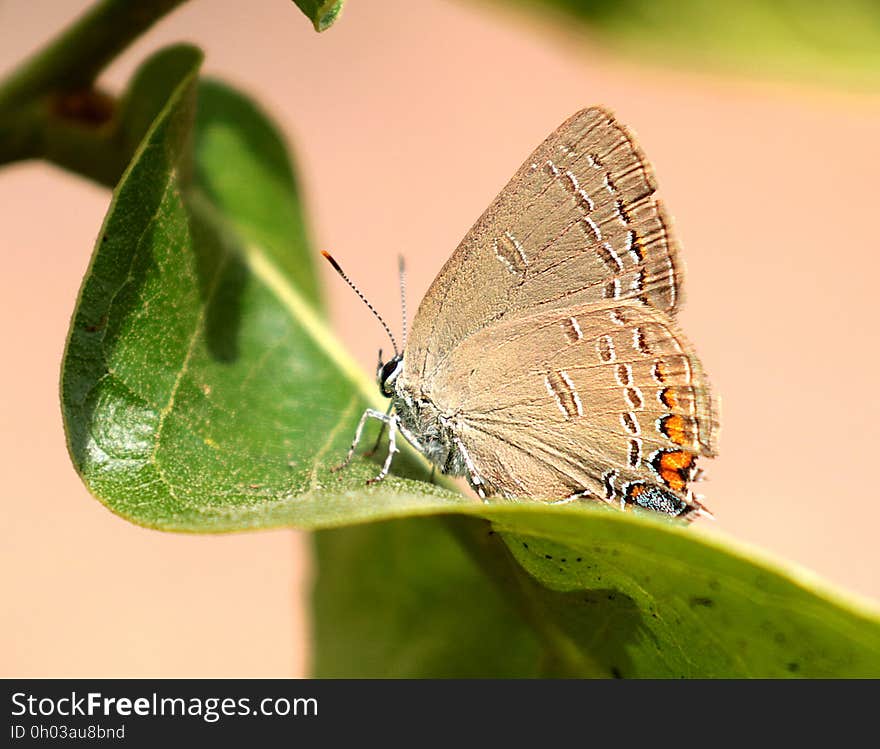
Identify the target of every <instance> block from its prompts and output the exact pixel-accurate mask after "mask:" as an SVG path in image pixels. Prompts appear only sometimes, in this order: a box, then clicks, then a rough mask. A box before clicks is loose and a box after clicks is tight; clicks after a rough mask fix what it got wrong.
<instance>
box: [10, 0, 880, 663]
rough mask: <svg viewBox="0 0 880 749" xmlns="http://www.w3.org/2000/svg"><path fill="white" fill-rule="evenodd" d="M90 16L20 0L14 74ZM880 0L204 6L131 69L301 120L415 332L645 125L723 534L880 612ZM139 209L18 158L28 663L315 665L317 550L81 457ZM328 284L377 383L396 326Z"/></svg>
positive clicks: (283, 120) (14, 537) (15, 525)
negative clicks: (327, 22) (204, 79)
mask: <svg viewBox="0 0 880 749" xmlns="http://www.w3.org/2000/svg"><path fill="white" fill-rule="evenodd" d="M88 5H89V3H87V2H85V1H84V0H6V2H3V3H2V4H0V71H3V72H6V71H8V70H9V69H10V68H11V67H12V66H13V65H15V64H16V63H18V62H19V61H20V60H21V59H22V58H23V57H24V56H25V55H26V54H28V53H29V52H31V51H33V50H35V49H37V48H39V47H40V46H41V45H42V44H43V43H44V42H45V41H46V40H47V38H48V37H49V36H51V35H53V34H54V33H55V32H56V31H57V30H59V29H60V28H61V27H62V26H63V25H64V24H66V23H67V22H68V21H69V20H71V19H73V18H74V17H75V16H77V15H78V14H79V13H80V12H82V10H83V9H84V8H86V7H88ZM771 6H772V7H771ZM832 7H833V10H831V8H832ZM877 7H878V6H875V5H874V4H872V3H868V2H858V1H857V0H850V1H849V2H841V3H836V4H834V6H825V5H822V4H818V3H814V2H797V3H795V2H788V3H778V2H777V3H770V2H761V1H760V0H750V1H749V2H743V3H737V4H733V3H729V4H728V3H701V2H696V1H692V2H681V3H656V2H649V1H648V0H644V1H637V0H626V1H625V2H624V1H623V0H618V2H615V3H610V2H576V1H575V0H558V1H557V2H553V3H543V4H539V3H528V2H521V1H517V2H512V3H506V2H501V0H498V1H497V2H494V3H485V4H483V3H465V2H453V1H448V2H444V1H442V0H422V1H421V2H419V3H413V2H408V1H407V0H383V2H381V3H378V2H365V1H364V0H351V2H350V3H349V4H348V5H347V6H346V8H345V10H344V12H343V14H342V16H341V18H340V19H339V21H338V22H337V24H336V25H335V26H334V27H333V28H331V29H330V30H329V31H327V32H325V33H324V34H321V35H318V34H316V33H315V32H314V31H313V29H312V28H311V26H310V24H309V22H308V21H307V20H306V19H305V17H304V16H302V14H300V13H299V11H298V10H297V9H296V7H295V6H294V5H293V4H292V3H291V2H289V0H254V2H251V3H246V4H245V3H240V2H233V1H232V0H212V1H211V2H209V1H208V0H193V1H192V2H190V3H187V4H185V5H184V6H183V7H182V8H181V9H179V10H177V11H175V12H174V13H173V14H171V15H170V16H169V17H167V18H166V19H165V20H163V21H162V22H160V24H159V25H158V26H156V27H155V28H154V29H153V30H152V31H151V32H149V33H148V34H147V35H146V36H145V37H144V38H143V39H142V40H141V41H140V42H138V43H137V44H136V45H135V46H134V47H132V48H131V49H129V50H128V51H127V52H126V53H125V55H124V56H123V57H122V58H121V59H120V60H119V61H118V62H117V63H116V64H114V65H113V67H112V68H111V69H110V71H109V72H108V74H107V75H106V76H105V78H104V79H103V80H104V82H105V84H106V85H107V86H108V87H110V88H111V89H114V90H119V89H121V88H122V86H123V85H124V83H125V81H126V80H127V79H128V77H129V75H130V74H131V72H132V71H133V70H134V68H135V67H136V66H137V64H138V63H139V62H140V61H141V60H143V59H144V57H146V55H147V54H148V53H149V52H150V51H152V50H154V49H156V48H158V47H160V46H162V45H164V44H167V43H171V42H175V41H191V42H194V43H196V44H198V45H199V46H201V47H202V48H203V49H204V50H205V52H206V62H205V71H206V72H207V73H209V74H212V75H217V76H220V77H222V78H224V79H226V80H228V81H230V82H232V83H234V84H237V85H238V86H240V87H241V88H243V89H244V90H245V91H247V92H248V93H249V94H251V95H252V96H254V97H256V99H257V100H258V101H260V102H261V103H262V105H263V106H264V107H265V108H266V109H267V110H268V111H269V112H270V113H271V114H272V115H273V116H274V117H275V118H276V119H277V121H278V122H279V124H280V127H281V129H282V131H284V132H285V133H286V135H287V137H288V139H289V142H290V144H291V146H292V148H293V149H294V152H295V157H296V160H297V161H298V164H299V168H300V178H301V182H302V185H303V189H304V192H305V197H306V203H307V208H308V217H309V219H310V224H311V231H312V236H313V238H314V241H315V247H316V250H317V249H328V250H332V251H333V253H334V255H335V256H336V257H337V258H338V259H339V261H340V262H341V263H342V264H343V265H344V266H345V268H346V270H347V272H348V273H349V275H351V276H352V277H353V278H354V279H356V281H357V282H358V284H359V285H360V286H361V287H362V289H363V290H364V292H365V293H366V294H367V295H368V296H369V297H370V299H371V300H372V302H373V304H374V305H375V306H376V307H377V308H378V309H380V310H381V311H382V312H383V314H384V315H385V316H386V317H388V318H390V320H391V321H392V322H393V323H395V324H398V321H399V300H398V291H397V279H396V256H397V255H398V254H399V253H403V254H404V255H405V256H406V259H407V263H408V267H409V294H410V300H411V306H412V307H413V308H414V307H415V305H416V304H417V302H418V300H419V299H420V298H421V296H422V294H423V293H424V291H425V290H426V289H427V287H428V285H429V283H430V282H431V280H432V278H433V276H434V275H435V274H436V272H437V271H438V270H439V269H440V267H441V266H442V264H443V262H444V261H445V260H446V258H447V257H448V255H449V254H450V253H451V252H452V250H453V249H454V247H455V246H456V244H457V243H458V241H459V240H460V239H461V237H462V236H463V235H464V233H465V232H466V230H467V229H468V228H469V227H470V225H471V224H472V223H473V221H474V220H475V219H476V218H477V217H478V216H479V214H480V213H481V212H482V211H483V209H484V208H485V207H486V206H487V205H488V203H489V202H490V201H491V199H492V198H493V197H494V196H495V194H496V193H497V192H498V190H499V189H500V188H501V187H502V186H503V185H504V184H505V183H506V181H507V180H508V178H509V177H510V176H511V175H512V174H513V172H514V171H515V170H516V168H517V167H518V166H519V165H520V163H521V162H522V160H523V159H524V158H525V157H526V156H527V155H528V154H529V153H530V151H531V150H532V149H533V148H534V147H535V146H536V145H537V144H538V143H539V142H540V141H541V140H542V139H543V138H544V137H545V136H546V135H547V134H549V133H550V131H551V130H553V129H554V128H555V127H556V126H557V125H558V124H559V123H560V122H562V120H563V119H565V118H566V117H567V116H568V115H570V114H571V113H573V112H574V111H576V110H577V109H579V108H581V107H584V106H587V105H589V104H603V105H606V106H608V107H610V108H611V109H613V110H615V111H616V112H617V114H618V115H619V117H620V118H621V119H622V120H623V121H624V122H626V123H628V124H629V125H631V126H632V127H633V128H634V129H635V130H636V131H637V132H638V134H639V137H640V140H641V143H642V145H643V147H644V149H645V151H646V152H647V154H648V156H649V158H650V160H651V161H652V163H653V164H654V167H655V170H656V173H657V175H658V178H659V182H660V196H661V197H662V198H663V199H664V200H665V201H666V204H667V206H668V207H669V209H670V211H671V212H672V214H673V216H674V217H675V219H676V228H677V233H678V236H679V239H680V240H681V243H682V245H683V255H684V259H685V262H686V265H687V271H688V272H687V275H686V280H685V292H686V296H687V303H686V306H685V309H684V312H683V314H682V318H681V320H682V324H683V326H684V329H685V330H686V331H687V333H688V334H689V336H690V338H691V339H692V341H693V342H694V343H695V345H696V347H697V350H698V351H699V352H700V354H701V357H702V359H703V362H704V364H705V366H706V369H707V370H708V372H709V374H710V376H711V379H712V381H713V384H714V386H715V388H716V389H717V391H718V392H719V393H720V394H721V396H722V399H723V403H722V405H723V411H722V423H723V429H722V439H721V456H720V457H719V458H718V459H717V460H715V461H713V462H712V463H711V464H709V465H707V466H705V467H706V468H707V470H708V473H709V478H710V481H709V482H707V483H706V484H705V485H704V490H705V493H706V495H707V503H708V504H709V506H710V507H711V508H712V510H713V511H714V512H715V514H716V516H717V518H718V520H717V523H715V526H714V527H715V529H717V530H718V531H721V532H723V533H726V534H728V535H730V536H733V537H736V538H738V539H741V540H744V541H747V542H749V543H751V544H754V545H757V546H759V547H761V548H763V549H765V550H767V551H769V552H771V553H773V554H775V555H778V556H781V557H785V558H788V559H790V560H793V561H796V562H798V563H800V564H801V565H803V566H805V567H808V568H810V569H812V570H814V571H816V572H818V573H820V574H821V575H822V576H823V577H825V578H826V579H828V580H830V581H831V582H833V583H835V584H839V585H841V586H844V587H845V588H847V589H849V590H851V591H854V592H857V593H861V594H863V595H866V596H869V597H873V598H874V599H877V598H880V574H878V570H880V545H878V544H877V543H876V536H877V531H878V525H880V502H878V499H877V496H878V492H877V487H876V485H875V483H874V474H873V469H874V467H875V463H874V461H875V460H877V456H876V455H875V453H874V451H875V450H877V449H878V447H880V430H878V428H877V424H878V420H880V398H878V396H877V394H876V391H875V387H876V385H877V380H878V377H877V371H878V365H880V354H878V344H880V337H878V334H877V327H876V326H877V321H878V319H880V315H878V312H880V302H878V297H877V292H876V280H877V278H878V275H880V273H878V272H880V259H878V258H880V252H878V249H880V248H878V240H877V235H876V231H875V225H876V221H875V217H876V215H877V205H876V204H877V199H878V182H877V175H878V173H880V138H878V135H880V97H878V95H877V92H878V91H880V88H878V82H880V45H878V40H880V22H878V19H880V10H877ZM551 8H552V11H551ZM825 8H828V10H824V9H825ZM719 14H721V15H719ZM109 197H110V196H109V194H108V193H107V192H106V191H104V190H103V189H101V188H98V187H96V186H94V185H92V184H90V183H88V182H86V181H84V180H82V179H80V178H78V177H75V176H71V175H68V174H65V173H62V172H61V171H59V170H57V169H55V168H52V167H50V166H47V165H44V164H40V163H28V164H19V165H14V166H12V167H6V168H4V169H2V170H0V248H2V253H3V258H4V270H3V273H2V287H0V309H2V314H0V336H2V338H0V339H2V341H3V344H4V348H5V350H6V352H7V354H6V356H5V357H4V360H5V361H6V365H5V366H3V367H2V369H0V409H2V410H0V423H2V430H0V456H2V470H3V480H2V486H0V493H2V501H3V510H2V513H3V517H4V520H3V522H2V523H0V528H2V531H0V534H2V546H0V581H2V595H3V599H4V606H3V607H2V609H0V643H2V645H0V676H6V677H9V676H17V677H23V676H132V677H133V676H169V677H170V676H302V675H305V674H306V673H307V669H308V657H307V638H308V633H307V630H308V621H307V608H306V604H307V600H306V596H307V592H308V584H309V565H308V558H307V544H308V541H307V538H306V537H305V536H304V535H302V534H299V533H295V532H291V531H272V532H260V533H256V534H239V535H229V536H222V537H199V536H183V535H167V534H162V533H159V532H156V531H150V530H145V529H141V528H138V527H135V526H133V525H130V524H128V523H127V522H125V521H123V520H121V519H118V518H116V517H115V516H113V515H111V514H110V513H109V512H108V511H107V510H106V509H104V508H103V507H102V506H101V505H100V504H99V503H98V502H97V501H95V500H94V499H92V498H91V497H90V496H89V495H88V493H87V492H86V491H85V489H84V487H83V485H82V484H81V483H80V481H79V478H78V477H77V475H76V474H75V472H74V470H73V468H72V467H71V464H70V461H69V459H68V456H67V452H66V449H65V444H64V435H63V431H62V426H61V416H60V409H59V404H58V393H57V389H58V373H59V363H60V360H61V355H62V351H63V347H64V340H65V336H66V332H67V326H68V322H69V317H70V314H71V312H72V310H73V306H74V302H75V299H76V294H77V291H78V288H79V284H80V281H81V279H82V275H83V273H84V271H85V269H86V267H87V264H88V260H89V257H90V254H91V250H92V245H93V242H94V239H95V236H96V235H97V232H98V230H99V227H100V225H101V221H102V219H103V216H104V213H105V211H106V209H107V205H108V202H109ZM321 272H322V275H323V278H324V282H325V289H326V291H327V295H328V299H329V303H330V307H331V310H332V315H333V321H334V324H335V327H336V328H337V330H338V331H339V334H340V336H341V337H342V339H343V340H344V341H345V343H346V344H347V345H348V346H349V347H350V349H351V350H352V352H353V353H354V354H355V356H356V357H357V358H358V360H359V361H360V362H361V363H362V365H363V366H364V368H365V369H367V370H368V371H370V372H372V370H373V367H374V362H375V356H376V349H377V348H378V347H379V346H380V345H383V344H384V343H385V340H384V337H383V334H382V331H381V329H379V328H378V326H377V325H376V324H375V322H374V321H373V320H372V318H371V317H370V316H369V314H368V313H367V312H366V310H365V309H364V308H363V307H362V306H361V305H360V302H359V301H358V300H357V299H356V298H355V297H354V295H353V294H351V292H350V291H349V290H348V289H347V288H346V287H345V286H344V285H343V284H342V283H341V282H340V281H339V279H338V278H336V277H335V276H334V275H333V274H332V272H331V271H329V270H328V269H327V268H323V267H322V268H321ZM872 456H873V457H872Z"/></svg>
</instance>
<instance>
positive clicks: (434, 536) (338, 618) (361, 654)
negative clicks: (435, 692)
mask: <svg viewBox="0 0 880 749" xmlns="http://www.w3.org/2000/svg"><path fill="white" fill-rule="evenodd" d="M471 523H472V524H473V525H474V526H475V532H476V533H478V534H480V535H481V536H485V534H486V533H487V532H488V530H489V527H488V524H487V523H485V522H483V523H480V522H479V521H471ZM315 546H316V550H317V553H318V562H319V564H318V575H317V579H316V581H315V586H314V594H313V597H312V600H313V604H314V611H313V620H314V622H315V626H314V628H313V629H314V633H313V638H312V639H313V642H314V663H313V669H312V671H313V674H314V675H315V676H319V677H322V678H332V677H336V678H359V677H375V676H391V677H421V676H430V677H433V678H468V677H496V678H504V677H522V676H538V675H539V672H538V666H539V664H540V662H541V650H542V648H541V645H540V641H539V639H538V637H537V635H536V634H535V632H534V631H532V630H531V629H530V628H529V627H528V626H527V625H526V623H525V622H524V621H522V620H521V619H519V618H518V617H517V616H516V611H515V610H514V608H513V607H512V606H511V604H510V602H508V601H507V600H505V599H504V597H503V596H502V594H501V592H500V591H499V590H498V589H497V588H496V587H494V586H493V585H492V582H491V580H490V579H489V578H488V577H486V575H484V574H483V573H482V572H481V571H480V568H479V566H478V565H477V564H476V563H475V560H473V559H472V558H470V557H468V555H467V554H466V553H465V552H464V550H463V548H462V546H461V545H460V544H458V543H456V541H455V539H454V538H453V537H452V536H450V534H449V533H448V532H447V531H446V529H445V528H444V527H443V525H442V524H441V523H438V522H437V520H435V519H429V518H426V519H417V520H394V521H390V522H386V523H370V524H369V525H358V526H354V527H352V528H340V529H337V530H329V531H322V532H320V533H317V534H315Z"/></svg>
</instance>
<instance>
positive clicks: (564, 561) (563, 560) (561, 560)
mask: <svg viewBox="0 0 880 749" xmlns="http://www.w3.org/2000/svg"><path fill="white" fill-rule="evenodd" d="M559 561H560V562H562V563H563V564H565V563H566V562H568V560H567V559H566V558H565V557H562V559H560V560H559Z"/></svg>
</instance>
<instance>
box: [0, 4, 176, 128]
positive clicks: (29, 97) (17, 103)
mask: <svg viewBox="0 0 880 749" xmlns="http://www.w3.org/2000/svg"><path fill="white" fill-rule="evenodd" d="M183 2H185V0H101V2H99V3H98V4H97V5H95V6H94V7H92V8H91V9H90V10H88V11H87V12H86V13H85V15H83V16H81V17H80V18H79V19H77V20H76V21H74V22H73V24H71V25H70V26H68V28H67V29H65V30H64V31H62V32H61V33H60V34H59V35H58V36H57V37H56V38H55V39H54V40H53V41H51V42H50V43H49V44H48V45H47V46H46V47H44V48H43V49H42V50H40V51H39V52H37V53H36V54H35V55H33V56H32V57H30V58H29V59H27V60H25V61H24V62H23V63H22V64H21V65H20V66H19V67H18V68H17V69H16V70H14V71H13V72H12V74H11V75H10V76H9V77H8V78H7V79H6V81H4V82H3V84H2V85H0V113H3V112H8V111H9V110H13V109H17V108H19V107H21V106H23V105H26V104H27V103H28V102H31V101H33V100H34V99H37V98H40V97H42V96H45V95H46V94H49V93H52V92H57V91H70V90H76V89H82V88H88V87H90V86H91V85H92V83H93V82H94V80H95V78H96V77H97V76H98V74H99V73H100V72H101V71H102V70H103V69H104V68H105V67H106V66H107V65H108V64H109V63H110V62H111V61H112V60H113V59H114V58H115V57H116V56H117V55H119V53H120V52H122V50H124V49H125V48H126V47H127V46H128V45H129V44H131V42H133V41H134V40H135V39H137V38H138V36H140V35H141V34H142V33H143V32H144V31H146V30H147V29H148V28H149V27H150V26H152V25H153V24H154V23H155V22H156V21H158V20H159V19H160V18H161V17H162V16H164V15H165V14H166V13H169V12H170V11H171V10H173V9H174V8H176V7H177V6H178V5H181V4H182V3H183Z"/></svg>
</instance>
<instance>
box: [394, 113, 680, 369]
mask: <svg viewBox="0 0 880 749" xmlns="http://www.w3.org/2000/svg"><path fill="white" fill-rule="evenodd" d="M655 187H656V185H655V182H654V177H653V174H652V171H651V168H650V166H649V165H648V163H647V161H646V160H645V158H644V156H643V154H642V152H641V149H640V148H639V147H638V146H637V145H636V143H635V140H634V139H633V136H632V135H631V134H630V132H629V131H628V130H627V129H626V128H625V127H624V126H622V125H621V124H620V123H618V122H617V121H616V120H615V119H614V117H613V115H611V114H610V113H609V112H607V111H605V110H604V109H600V108H591V109H585V110H583V111H581V112H578V113H577V114H575V115H574V116H572V117H571V118H570V119H568V120H567V121H566V122H565V123H563V124H562V125H561V126H560V127H559V128H558V129H557V130H556V131H555V132H554V133H553V134H552V135H550V137H549V138H547V140H545V141H544V142H543V143H542V144H541V145H540V146H539V147H538V149H537V150H536V151H535V152H534V153H533V154H532V155H531V156H530V157H529V158H528V159H527V160H526V162H525V163H524V164H523V165H522V167H520V169H519V171H517V173H516V174H515V175H514V176H513V178H512V179H511V180H510V182H509V183H508V184H507V186H506V187H505V188H504V189H503V190H502V191H501V193H500V194H499V195H498V197H497V198H496V199H495V200H494V202H493V203H492V204H491V205H490V206H489V208H488V209H487V210H486V212H485V213H484V214H483V215H482V216H481V217H480V219H479V220H478V221H477V223H476V224H475V225H474V226H473V228H472V229H471V230H470V231H469V232H468V234H467V236H466V237H465V238H464V240H463V241H462V242H461V244H460V245H459V246H458V248H457V249H456V250H455V252H454V253H453V254H452V257H450V259H449V261H448V262H447V263H446V265H445V266H444V267H443V269H442V270H441V271H440V274H439V275H438V276H437V278H436V279H435V281H434V283H433V285H432V286H431V288H430V290H429V291H428V293H427V294H426V295H425V298H424V301H423V302H422V304H421V306H420V307H419V310H418V314H417V315H416V318H415V321H414V324H413V329H412V332H411V334H410V338H409V344H408V347H407V356H406V361H405V375H406V377H407V379H409V380H410V381H413V380H415V379H424V378H429V377H431V376H433V374H434V373H435V372H436V371H437V370H438V365H439V364H440V363H441V362H442V360H443V358H444V357H445V356H446V355H448V354H449V352H450V351H452V350H454V349H455V347H456V346H458V345H459V344H460V343H461V342H462V341H463V340H464V339H466V338H467V337H468V336H470V335H472V334H474V333H475V332H477V331H479V330H481V329H483V328H485V327H486V326H487V325H490V324H497V323H498V322H500V321H502V320H504V319H507V318H509V317H514V316H516V315H517V314H518V313H521V312H522V311H524V310H531V311H542V310H547V309H558V308H564V307H569V306H572V305H577V304H582V303H586V302H601V301H603V300H612V301H621V300H624V299H629V298H638V299H641V300H642V301H643V302H645V303H647V304H649V305H651V306H654V307H656V308H657V309H660V310H663V311H665V312H668V313H670V314H672V313H674V312H675V309H676V306H677V305H678V303H679V299H680V290H679V285H680V282H681V281H680V267H679V262H678V260H677V253H676V246H675V243H674V241H673V240H672V238H671V234H670V228H669V226H670V222H669V219H668V217H667V215H666V213H665V211H664V209H663V207H662V206H661V205H660V203H659V202H657V201H656V200H655V199H654V198H653V197H652V194H653V192H654V190H655Z"/></svg>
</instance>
